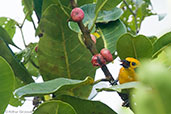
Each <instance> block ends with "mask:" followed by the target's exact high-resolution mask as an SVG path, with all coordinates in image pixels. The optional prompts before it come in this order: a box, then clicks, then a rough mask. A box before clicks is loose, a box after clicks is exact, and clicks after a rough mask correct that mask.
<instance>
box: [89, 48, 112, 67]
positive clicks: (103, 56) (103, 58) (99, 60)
mask: <svg viewBox="0 0 171 114" xmlns="http://www.w3.org/2000/svg"><path fill="white" fill-rule="evenodd" d="M111 61H113V56H112V54H111V53H110V51H109V50H108V49H105V48H103V49H102V50H101V51H100V53H99V54H96V55H94V56H93V57H92V60H91V63H92V64H93V66H102V65H104V64H106V62H111Z"/></svg>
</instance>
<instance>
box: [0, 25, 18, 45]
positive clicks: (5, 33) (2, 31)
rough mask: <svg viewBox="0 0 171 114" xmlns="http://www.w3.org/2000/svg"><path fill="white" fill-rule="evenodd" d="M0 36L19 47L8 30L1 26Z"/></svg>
mask: <svg viewBox="0 0 171 114" xmlns="http://www.w3.org/2000/svg"><path fill="white" fill-rule="evenodd" d="M0 38H1V39H3V40H4V41H5V42H6V43H7V44H11V45H13V46H15V47H16V48H18V47H17V46H16V45H15V44H14V42H13V41H12V39H11V37H10V36H9V34H8V33H7V31H6V30H5V29H4V28H3V27H1V26H0Z"/></svg>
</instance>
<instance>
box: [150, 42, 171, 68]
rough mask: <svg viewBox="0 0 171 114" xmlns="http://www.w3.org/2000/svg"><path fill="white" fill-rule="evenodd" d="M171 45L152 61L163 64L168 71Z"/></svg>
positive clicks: (170, 63)
mask: <svg viewBox="0 0 171 114" xmlns="http://www.w3.org/2000/svg"><path fill="white" fill-rule="evenodd" d="M170 58H171V44H170V45H169V46H168V47H167V48H166V49H164V50H163V51H162V52H161V53H160V54H158V56H157V58H155V59H154V60H153V61H156V62H160V63H163V64H164V65H166V66H167V67H168V68H169V69H171V59H170Z"/></svg>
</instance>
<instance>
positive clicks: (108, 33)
mask: <svg viewBox="0 0 171 114" xmlns="http://www.w3.org/2000/svg"><path fill="white" fill-rule="evenodd" d="M97 26H98V28H99V30H100V31H101V36H102V38H103V40H104V47H105V48H107V49H109V50H110V52H111V53H112V54H113V53H114V52H115V51H116V42H117V40H118V39H119V37H120V36H121V35H122V34H124V33H126V27H125V26H124V24H123V23H122V22H121V21H120V20H116V21H113V22H109V23H107V24H97Z"/></svg>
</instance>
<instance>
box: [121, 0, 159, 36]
mask: <svg viewBox="0 0 171 114" xmlns="http://www.w3.org/2000/svg"><path fill="white" fill-rule="evenodd" d="M125 1H126V2H127V4H128V6H129V8H130V9H131V10H132V11H133V12H134V14H133V13H132V12H131V11H130V10H129V9H128V8H127V6H126V4H125V3H124V2H123V3H122V4H121V5H120V8H121V9H123V11H124V13H123V15H122V16H121V20H122V21H123V22H124V24H125V25H126V26H127V30H128V31H129V32H131V33H132V34H137V32H139V30H140V28H141V23H142V21H143V20H144V19H145V18H146V17H148V16H151V15H156V14H155V13H153V12H152V11H151V9H150V7H151V6H150V5H151V4H149V2H148V0H145V1H144V0H125ZM135 15H136V18H135Z"/></svg>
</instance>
